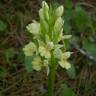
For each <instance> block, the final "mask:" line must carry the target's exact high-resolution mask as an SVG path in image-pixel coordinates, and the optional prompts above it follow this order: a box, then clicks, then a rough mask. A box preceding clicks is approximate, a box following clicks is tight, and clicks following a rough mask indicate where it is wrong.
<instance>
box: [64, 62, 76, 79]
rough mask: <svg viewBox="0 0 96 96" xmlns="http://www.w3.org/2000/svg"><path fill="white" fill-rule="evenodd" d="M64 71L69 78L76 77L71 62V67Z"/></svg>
mask: <svg viewBox="0 0 96 96" xmlns="http://www.w3.org/2000/svg"><path fill="white" fill-rule="evenodd" d="M66 71H67V74H68V76H69V78H71V79H75V77H76V70H75V66H74V65H73V64H71V68H69V69H68V70H66Z"/></svg>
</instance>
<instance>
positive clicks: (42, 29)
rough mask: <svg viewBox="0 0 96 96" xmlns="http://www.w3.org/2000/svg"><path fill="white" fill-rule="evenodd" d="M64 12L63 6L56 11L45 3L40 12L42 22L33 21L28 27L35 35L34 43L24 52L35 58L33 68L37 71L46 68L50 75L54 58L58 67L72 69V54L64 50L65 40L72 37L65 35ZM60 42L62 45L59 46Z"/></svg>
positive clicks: (26, 46)
mask: <svg viewBox="0 0 96 96" xmlns="http://www.w3.org/2000/svg"><path fill="white" fill-rule="evenodd" d="M63 10H64V8H63V6H60V7H58V8H57V9H56V10H54V9H52V8H49V6H48V5H47V3H46V2H45V1H43V2H42V8H41V9H40V10H39V17H40V22H37V21H35V20H33V22H32V23H31V24H29V25H28V26H27V30H28V32H30V33H32V35H33V41H32V42H30V43H29V44H27V45H25V47H24V48H23V51H24V53H25V56H33V60H32V66H33V69H34V70H36V71H39V70H41V69H42V67H45V68H46V69H47V73H49V72H50V66H51V63H50V61H51V58H54V60H55V63H56V66H57V65H58V64H59V65H60V66H61V67H62V68H65V69H69V68H70V67H71V65H70V63H69V62H68V61H67V59H68V58H69V57H70V55H71V52H66V50H64V49H65V44H64V40H65V39H69V38H70V37H71V35H63V24H64V20H63V19H62V14H63ZM34 37H35V38H34ZM60 41H61V44H59V42H60ZM62 41H63V42H62Z"/></svg>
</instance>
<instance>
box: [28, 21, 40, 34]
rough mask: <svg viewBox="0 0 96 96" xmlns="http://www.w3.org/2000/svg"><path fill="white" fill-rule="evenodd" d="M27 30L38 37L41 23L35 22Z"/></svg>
mask: <svg viewBox="0 0 96 96" xmlns="http://www.w3.org/2000/svg"><path fill="white" fill-rule="evenodd" d="M26 28H27V30H28V31H29V32H30V33H32V34H33V35H38V34H39V32H40V23H38V22H37V21H35V20H33V23H31V24H29V25H28V26H27V27H26Z"/></svg>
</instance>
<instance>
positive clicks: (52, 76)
mask: <svg viewBox="0 0 96 96" xmlns="http://www.w3.org/2000/svg"><path fill="white" fill-rule="evenodd" d="M55 69H56V68H55V62H54V58H53V57H52V61H51V66H50V72H49V75H48V96H53V95H54V94H53V91H54V81H55Z"/></svg>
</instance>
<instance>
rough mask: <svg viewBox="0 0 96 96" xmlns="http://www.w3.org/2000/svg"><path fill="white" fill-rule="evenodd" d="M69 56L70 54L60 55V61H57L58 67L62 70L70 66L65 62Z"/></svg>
mask: <svg viewBox="0 0 96 96" xmlns="http://www.w3.org/2000/svg"><path fill="white" fill-rule="evenodd" d="M70 56H71V52H65V53H63V54H62V57H61V60H60V61H59V65H60V66H61V67H62V68H65V69H69V68H70V67H71V64H70V63H69V62H68V61H67V59H68V58H69V57H70Z"/></svg>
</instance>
